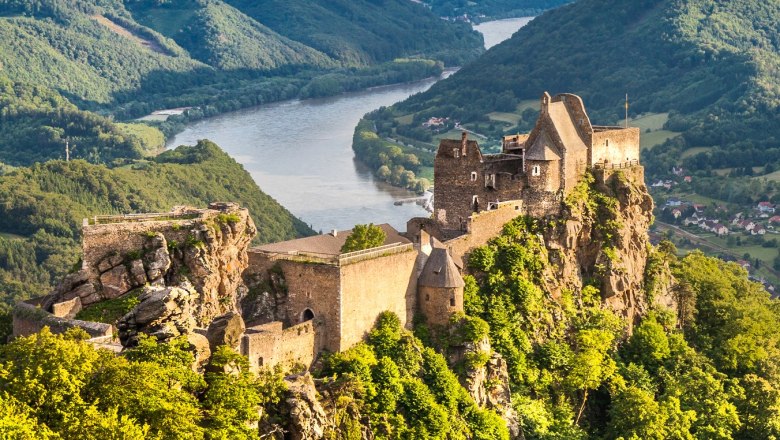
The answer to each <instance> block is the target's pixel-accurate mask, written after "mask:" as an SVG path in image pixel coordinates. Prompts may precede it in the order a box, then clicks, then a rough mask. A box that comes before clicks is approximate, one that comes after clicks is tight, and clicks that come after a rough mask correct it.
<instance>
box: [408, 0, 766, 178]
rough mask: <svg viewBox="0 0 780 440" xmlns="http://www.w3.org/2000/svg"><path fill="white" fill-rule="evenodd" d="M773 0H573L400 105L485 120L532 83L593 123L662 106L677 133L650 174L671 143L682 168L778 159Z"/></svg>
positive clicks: (654, 157) (507, 108)
mask: <svg viewBox="0 0 780 440" xmlns="http://www.w3.org/2000/svg"><path fill="white" fill-rule="evenodd" d="M778 22H780V3H778V2H761V1H740V2H727V1H715V0H641V1H635V0H631V1H629V0H598V1H597V0H581V1H578V2H576V3H573V4H570V5H566V6H563V7H561V8H558V9H555V10H552V11H548V12H546V13H544V14H542V15H541V16H539V17H537V18H536V19H534V20H533V21H532V22H531V23H529V24H528V25H527V26H525V27H524V28H523V29H521V30H520V31H519V32H518V33H517V34H515V35H514V36H513V37H512V38H511V39H510V40H508V41H505V42H504V43H502V44H500V45H498V46H496V47H494V48H493V49H491V50H489V51H488V52H487V53H486V54H485V55H484V56H482V57H481V58H480V59H479V61H478V62H475V63H472V64H470V65H468V66H466V67H464V68H463V69H461V70H460V71H459V72H458V73H457V74H455V75H453V76H452V77H450V78H449V79H447V80H445V81H442V82H440V83H438V84H436V85H434V86H433V87H432V88H431V89H430V90H429V91H428V92H426V93H424V94H421V95H418V96H414V97H412V98H410V99H409V100H407V101H405V102H403V103H401V104H398V105H397V106H395V108H394V110H395V111H396V112H398V113H401V114H408V113H410V112H413V113H415V120H419V119H420V118H425V117H426V116H428V117H430V116H437V117H445V116H449V117H454V118H457V119H460V120H462V121H465V122H469V121H471V122H474V121H479V120H487V119H486V115H487V114H488V113H490V112H496V111H498V112H512V111H515V109H516V108H517V105H518V104H519V103H520V102H521V101H523V100H529V99H536V98H538V96H539V94H540V93H541V92H542V91H544V90H549V91H550V92H553V93H557V92H563V91H566V92H572V93H576V94H579V95H581V96H582V97H583V99H584V100H586V101H587V102H588V103H589V109H590V110H591V113H592V116H593V119H594V120H598V121H604V123H613V122H615V121H618V120H622V118H623V111H624V100H625V94H626V93H628V95H629V97H630V101H631V102H630V106H631V108H630V111H631V114H632V115H637V114H642V113H663V112H670V114H669V120H668V122H667V123H666V126H665V128H666V129H667V130H672V131H674V132H679V133H682V136H681V137H678V138H675V139H673V140H671V141H669V142H667V144H666V145H664V146H662V147H657V148H656V149H654V150H653V152H652V154H648V155H647V159H646V160H645V164H646V166H647V167H648V169H649V171H650V172H651V173H659V172H663V171H665V170H668V169H671V165H672V164H674V163H677V161H678V160H679V158H680V154H681V152H682V151H683V150H685V149H686V148H689V147H694V146H696V147H714V148H712V149H711V150H708V151H706V152H703V153H699V155H698V156H697V155H693V156H692V157H690V158H688V159H686V162H685V164H686V166H687V167H691V168H693V169H706V168H707V167H712V168H718V167H724V166H757V165H763V164H765V163H766V162H777V161H780V82H778V81H777V78H778V76H779V74H778V72H780V28H778V26H777V23H778Z"/></svg>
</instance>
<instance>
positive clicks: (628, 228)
mask: <svg viewBox="0 0 780 440" xmlns="http://www.w3.org/2000/svg"><path fill="white" fill-rule="evenodd" d="M630 172H632V171H631V170H630V169H628V170H624V171H617V172H614V173H611V174H607V173H602V174H601V175H597V176H596V178H595V182H592V183H591V186H590V187H589V188H588V189H587V190H586V188H585V187H584V186H583V188H582V189H583V191H575V192H574V193H573V194H572V195H570V196H569V199H568V200H567V204H566V209H565V210H564V212H563V214H562V215H561V216H560V218H557V219H554V220H553V221H550V222H549V223H548V224H547V226H546V227H545V228H544V231H543V234H542V237H541V238H542V239H543V241H544V244H545V246H546V248H547V252H548V258H549V260H550V262H551V263H552V264H551V265H550V267H551V270H550V271H549V274H547V276H545V279H546V280H547V283H548V285H547V286H544V287H545V290H547V291H548V292H551V293H552V294H553V296H558V295H560V293H561V292H562V291H563V290H564V289H568V290H570V291H580V290H581V289H582V287H583V285H584V281H585V280H586V279H589V278H592V279H598V280H600V281H601V287H602V288H601V291H602V299H603V301H604V303H605V305H607V306H608V307H610V308H611V309H613V310H614V311H616V312H618V313H619V314H621V315H622V316H623V317H625V318H627V320H628V321H629V323H631V322H633V321H634V320H636V319H637V318H638V317H640V316H642V315H643V314H644V313H646V312H647V310H648V306H649V305H648V304H647V301H646V300H645V295H644V292H643V278H644V273H645V266H646V264H647V258H648V252H649V250H648V249H649V248H650V246H649V245H650V241H649V239H648V235H647V230H648V228H649V226H650V224H651V223H652V220H653V215H652V211H653V199H652V197H651V196H650V194H649V193H648V191H647V188H646V186H645V184H644V182H643V180H642V176H641V173H639V175H638V176H630V175H627V174H625V173H630ZM636 172H638V171H636Z"/></svg>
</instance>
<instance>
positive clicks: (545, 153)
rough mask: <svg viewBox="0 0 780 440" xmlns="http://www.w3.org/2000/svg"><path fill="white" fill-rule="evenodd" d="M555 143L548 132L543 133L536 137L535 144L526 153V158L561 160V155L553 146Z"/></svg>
mask: <svg viewBox="0 0 780 440" xmlns="http://www.w3.org/2000/svg"><path fill="white" fill-rule="evenodd" d="M551 145H553V143H552V141H551V140H550V138H549V137H548V136H547V133H544V132H543V133H541V134H540V135H539V136H537V137H536V140H535V141H534V144H533V145H531V148H529V149H528V152H527V153H526V154H525V158H526V160H547V161H549V160H561V156H560V155H559V154H558V153H557V152H556V151H555V150H554V149H553V147H551Z"/></svg>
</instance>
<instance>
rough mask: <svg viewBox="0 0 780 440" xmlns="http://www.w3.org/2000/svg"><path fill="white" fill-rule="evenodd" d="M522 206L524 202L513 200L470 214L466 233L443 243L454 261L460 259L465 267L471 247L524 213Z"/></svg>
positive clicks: (485, 241) (489, 237)
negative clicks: (495, 207) (491, 208)
mask: <svg viewBox="0 0 780 440" xmlns="http://www.w3.org/2000/svg"><path fill="white" fill-rule="evenodd" d="M524 206H525V205H524V202H522V201H519V200H513V201H509V202H504V203H501V204H500V205H499V207H498V209H495V210H492V211H484V212H480V213H479V214H474V215H472V216H471V217H470V218H469V222H468V233H466V234H464V235H461V236H460V237H457V238H454V239H452V240H448V241H446V242H445V243H444V244H445V245H446V246H447V247H448V248H449V250H450V255H452V258H453V259H454V260H455V261H456V262H458V261H461V262H462V266H463V267H465V265H466V257H467V255H468V253H469V252H470V251H471V249H474V248H475V247H479V246H482V245H484V244H486V243H487V242H488V240H490V239H491V238H493V237H495V236H496V235H498V234H499V233H500V232H501V230H502V229H503V228H504V225H505V224H506V223H507V222H509V221H510V220H512V219H513V218H515V217H517V216H518V215H523V214H525V210H524V209H525V208H524Z"/></svg>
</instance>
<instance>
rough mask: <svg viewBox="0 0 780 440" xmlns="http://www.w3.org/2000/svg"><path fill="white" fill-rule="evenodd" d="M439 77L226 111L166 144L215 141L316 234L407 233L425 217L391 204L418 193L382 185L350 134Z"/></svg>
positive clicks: (484, 28) (489, 30) (502, 24)
mask: <svg viewBox="0 0 780 440" xmlns="http://www.w3.org/2000/svg"><path fill="white" fill-rule="evenodd" d="M528 21H530V18H524V19H510V20H498V21H494V22H487V23H483V24H480V25H478V26H476V27H475V29H477V30H479V31H480V32H482V33H483V35H484V38H485V43H486V46H487V47H490V46H491V45H494V44H496V43H497V42H500V41H501V40H503V39H506V38H508V37H509V36H511V35H512V34H513V33H514V32H515V31H516V30H517V29H519V28H520V27H522V26H523V25H525V24H526V23H528ZM450 73H451V72H445V74H444V75H443V76H448V75H449V74H450ZM439 79H440V78H435V79H427V80H424V81H418V82H414V83H408V84H399V85H392V86H383V87H376V88H372V89H369V90H365V91H362V92H355V93H347V94H343V95H339V96H336V97H331V98H323V99H308V100H294V101H283V102H278V103H274V104H267V105H261V106H258V107H253V108H249V109H245V110H239V111H236V112H231V113H226V114H223V115H220V116H216V117H213V118H208V119H204V120H202V121H198V122H196V123H194V124H192V125H190V126H188V127H187V128H185V129H184V131H182V132H181V133H179V134H178V135H176V136H175V137H173V138H172V139H171V140H170V141H169V142H168V146H169V147H174V146H178V145H194V144H195V143H196V142H197V141H198V139H210V140H212V141H214V142H216V143H217V145H219V146H220V147H221V148H222V149H223V150H225V151H226V152H227V153H228V154H230V156H231V157H233V158H234V159H235V160H236V161H238V162H239V163H241V164H242V165H243V166H244V168H245V169H246V170H247V171H249V173H250V174H251V175H252V178H254V180H255V182H257V184H258V185H259V186H260V188H261V189H262V190H263V191H264V192H266V193H267V194H269V195H271V196H272V197H274V198H275V199H276V200H277V201H278V202H279V203H281V204H282V205H283V206H285V207H286V208H287V209H289V210H290V211H291V212H292V213H293V214H295V215H296V216H297V217H299V218H300V219H302V220H303V221H304V222H306V223H308V224H309V225H311V227H312V228H313V229H314V230H315V231H329V230H331V229H349V228H351V227H352V226H353V225H355V224H358V223H370V222H373V223H390V224H391V225H393V227H395V228H396V229H398V230H401V231H404V230H406V221H407V220H408V219H410V218H412V217H418V216H428V213H427V212H426V211H425V210H424V209H422V207H420V206H418V205H416V204H414V203H408V204H403V205H401V206H396V205H395V204H394V202H396V201H398V200H402V199H408V198H411V197H415V195H414V194H413V193H410V192H409V191H406V190H403V189H400V188H395V187H392V186H390V185H387V184H385V183H383V182H379V181H377V180H376V179H375V178H374V177H373V175H372V174H371V170H369V169H367V167H365V166H363V165H362V164H361V163H359V162H357V161H356V160H355V158H354V154H353V152H352V134H353V132H354V129H355V126H356V125H357V122H358V121H359V120H360V118H361V117H362V116H363V115H364V114H366V113H368V112H370V111H372V110H375V109H377V108H379V107H381V106H389V105H392V104H394V103H396V102H398V101H401V100H403V99H406V98H407V97H409V96H411V95H413V94H415V93H418V92H422V91H425V90H427V89H428V88H429V87H430V86H431V85H433V84H434V83H435V82H436V81H438V80H439Z"/></svg>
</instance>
